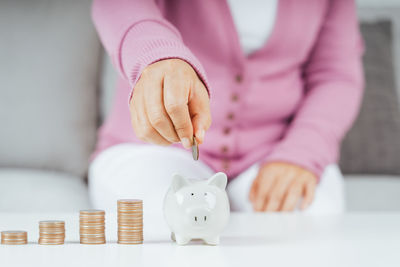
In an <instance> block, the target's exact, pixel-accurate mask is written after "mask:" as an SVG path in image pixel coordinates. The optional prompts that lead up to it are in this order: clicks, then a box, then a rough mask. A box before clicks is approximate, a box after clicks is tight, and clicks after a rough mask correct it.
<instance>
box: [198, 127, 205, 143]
mask: <svg viewBox="0 0 400 267" xmlns="http://www.w3.org/2000/svg"><path fill="white" fill-rule="evenodd" d="M196 137H197V138H198V139H200V140H201V142H204V130H203V129H201V130H198V131H197V132H196Z"/></svg>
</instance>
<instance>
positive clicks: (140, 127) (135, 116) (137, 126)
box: [130, 94, 171, 146]
mask: <svg viewBox="0 0 400 267" xmlns="http://www.w3.org/2000/svg"><path fill="white" fill-rule="evenodd" d="M134 97H135V101H133V103H132V104H131V107H130V109H131V121H132V126H133V128H134V130H135V133H136V135H137V137H138V138H139V139H140V140H142V141H145V142H149V143H153V144H157V145H164V146H165V145H170V144H171V142H169V141H168V140H166V139H165V138H164V137H162V136H161V135H160V134H159V133H158V132H157V131H156V130H155V129H154V128H153V126H152V125H151V124H150V122H149V118H148V116H147V113H146V109H145V106H144V101H143V95H141V94H137V95H135V96H134Z"/></svg>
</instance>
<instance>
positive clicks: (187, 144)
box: [181, 137, 192, 149]
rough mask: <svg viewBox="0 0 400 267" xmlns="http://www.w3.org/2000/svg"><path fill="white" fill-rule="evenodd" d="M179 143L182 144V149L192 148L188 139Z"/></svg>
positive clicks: (183, 139)
mask: <svg viewBox="0 0 400 267" xmlns="http://www.w3.org/2000/svg"><path fill="white" fill-rule="evenodd" d="M181 143H182V145H183V147H184V148H186V149H189V148H190V147H191V146H192V145H191V143H190V141H189V139H188V138H186V137H184V138H182V139H181Z"/></svg>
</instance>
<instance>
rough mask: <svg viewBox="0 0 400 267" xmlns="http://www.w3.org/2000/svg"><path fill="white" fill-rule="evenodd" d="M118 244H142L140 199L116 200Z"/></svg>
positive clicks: (141, 208) (141, 207)
mask: <svg viewBox="0 0 400 267" xmlns="http://www.w3.org/2000/svg"><path fill="white" fill-rule="evenodd" d="M118 243H120V244H142V243H143V202H142V200H140V199H120V200H118Z"/></svg>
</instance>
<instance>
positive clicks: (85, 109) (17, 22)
mask: <svg viewBox="0 0 400 267" xmlns="http://www.w3.org/2000/svg"><path fill="white" fill-rule="evenodd" d="M90 4H91V3H90V1H88V0H70V1H63V0H18V1H15V0H3V1H1V3H0V36H1V40H2V41H1V42H0V62H1V63H0V122H1V124H0V212H72V211H77V210H79V209H86V208H90V206H91V204H90V200H89V196H88V190H87V186H88V185H87V179H86V176H87V168H88V163H89V162H88V158H89V156H90V154H91V153H92V151H93V149H94V146H95V143H96V131H97V129H98V127H99V125H101V122H102V121H103V120H104V118H105V117H106V116H107V114H108V112H109V110H110V107H111V105H112V98H113V89H114V85H115V81H116V73H115V72H114V70H113V67H112V66H111V64H110V61H109V59H108V57H107V56H106V55H105V53H104V50H103V48H102V46H101V43H100V41H99V39H98V37H97V34H96V32H95V30H94V28H93V25H92V22H91V17H90ZM359 13H360V18H361V20H362V21H363V22H369V23H373V22H374V21H377V20H378V21H379V20H381V19H384V20H389V21H390V22H391V30H390V33H393V36H392V37H390V38H389V39H393V48H396V49H394V50H395V51H394V52H395V55H396V57H395V58H394V59H396V60H394V64H395V66H394V67H395V68H394V71H393V73H395V74H396V75H395V76H396V77H397V78H396V79H397V81H396V82H397V84H400V83H399V81H400V75H399V73H400V72H399V69H400V66H399V64H398V62H400V60H399V59H400V58H399V55H400V53H398V52H399V51H400V50H399V47H400V45H399V44H400V42H399V41H400V37H399V36H400V20H399V18H400V8H399V7H393V8H391V7H387V8H364V7H360V8H359ZM397 17H399V18H397ZM367 30H368V29H367ZM378 30H379V29H378ZM386 31H387V29H386ZM378 33H379V32H378ZM372 60H373V58H372ZM372 78H373V77H372ZM396 90H397V89H396ZM395 94H396V96H395V98H396V99H393V97H390V98H391V100H393V101H395V103H398V98H397V97H398V96H397V91H396V93H395ZM378 108H379V107H378ZM392 115H393V114H392ZM394 117H396V114H395V115H394ZM358 135H359V134H358ZM358 135H357V132H356V133H354V134H353V135H352V138H351V139H352V140H355V141H352V140H350V141H347V142H345V143H344V144H345V145H346V146H345V147H346V148H347V147H352V145H353V144H354V143H356V142H357V140H360V138H361V137H359V136H358ZM367 142H370V141H368V140H367ZM359 146H362V145H359ZM344 150H345V149H344ZM347 152H348V153H347V154H346V155H350V154H351V153H353V154H351V156H347V158H346V156H344V158H345V159H346V161H345V162H344V163H343V162H341V164H344V165H343V166H344V171H345V170H346V169H347V170H348V172H345V178H346V180H345V183H346V198H347V201H346V203H347V208H348V210H350V211H364V210H380V211H384V210H400V176H399V173H398V172H397V171H392V170H391V169H390V168H386V167H385V166H384V168H381V169H379V168H375V169H372V170H371V169H370V168H368V166H371V164H366V163H365V162H361V163H360V162H358V165H357V166H354V165H351V164H350V166H347V167H345V166H346V163H352V162H356V159H357V158H358V155H360V153H358V152H357V149H355V150H354V149H352V150H350V151H347ZM357 153H358V154H357ZM354 155H355V156H354ZM392 159H393V157H392ZM353 160H354V161H353ZM396 160H398V159H396ZM395 163H396V162H395ZM395 163H394V166H389V167H391V168H395V167H396V166H395V165H396V164H395ZM399 165H400V162H399ZM364 170H365V171H364Z"/></svg>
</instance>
